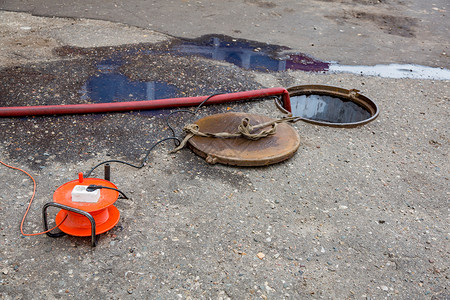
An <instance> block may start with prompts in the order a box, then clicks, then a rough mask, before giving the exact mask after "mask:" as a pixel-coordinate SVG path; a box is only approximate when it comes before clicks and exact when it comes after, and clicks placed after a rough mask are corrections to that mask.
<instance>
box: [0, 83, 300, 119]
mask: <svg viewBox="0 0 450 300" xmlns="http://www.w3.org/2000/svg"><path fill="white" fill-rule="evenodd" d="M280 95H281V96H282V99H283V106H284V108H285V109H286V110H288V111H291V102H290V98H289V92H288V91H287V90H286V89H285V88H281V87H278V88H268V89H261V90H253V91H245V92H237V93H230V94H220V95H216V96H214V97H212V98H211V99H209V100H208V101H207V102H206V103H205V104H219V103H226V102H233V101H239V100H249V99H255V98H264V97H269V96H280ZM206 98H208V96H199V97H186V98H171V99H170V98H169V99H159V100H143V101H129V102H112V103H93V104H70V105H39V106H15V107H0V117H23V116H38V115H61V114H87V113H103V112H116V111H131V110H151V109H160V108H171V107H180V106H196V105H199V104H200V103H202V102H203V101H204V100H205V99H206Z"/></svg>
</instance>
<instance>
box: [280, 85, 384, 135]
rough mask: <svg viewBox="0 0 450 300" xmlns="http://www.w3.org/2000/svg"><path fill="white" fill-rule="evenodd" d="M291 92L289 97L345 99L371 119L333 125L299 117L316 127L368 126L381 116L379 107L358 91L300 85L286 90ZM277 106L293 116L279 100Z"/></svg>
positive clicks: (326, 86)
mask: <svg viewBox="0 0 450 300" xmlns="http://www.w3.org/2000/svg"><path fill="white" fill-rule="evenodd" d="M286 90H287V91H288V92H289V97H293V96H301V95H325V96H332V97H337V98H341V99H345V100H348V101H352V102H354V103H356V104H358V105H359V106H362V107H363V108H364V109H366V110H367V111H368V112H369V113H370V115H371V117H370V118H368V119H365V120H362V121H358V122H351V123H333V122H324V121H317V120H312V119H308V118H304V117H299V119H300V120H302V121H305V122H308V123H312V124H316V125H324V126H330V127H347V128H351V127H357V126H360V125H364V124H367V123H369V122H372V121H373V120H375V119H376V118H377V117H378V115H379V108H378V105H377V104H376V103H375V102H374V101H372V100H371V99H369V98H368V97H366V96H364V95H361V94H360V93H359V91H358V90H355V89H352V90H347V89H343V88H340V87H335V86H329V85H298V86H293V87H289V88H287V89H286ZM276 106H277V107H278V109H280V110H281V111H282V112H283V113H285V114H288V115H292V113H291V112H290V111H288V110H287V109H286V108H284V107H283V105H282V103H280V101H279V100H278V99H277V100H276Z"/></svg>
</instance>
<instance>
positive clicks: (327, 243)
mask: <svg viewBox="0 0 450 300" xmlns="http://www.w3.org/2000/svg"><path fill="white" fill-rule="evenodd" d="M343 2H344V1H343ZM255 3H259V4H261V3H262V2H250V3H246V4H245V5H255ZM264 3H266V2H264ZM267 3H268V2H267ZM181 4H182V5H185V4H186V5H187V4H191V5H192V4H193V3H189V2H182V3H181ZM181 4H180V6H181ZM196 4H198V3H197V2H196ZM8 5H9V4H8ZM242 5H244V4H242ZM261 5H262V6H265V5H270V4H261ZM261 5H259V6H258V5H256V6H257V7H258V9H259V8H261V9H262V8H263V7H261ZM323 5H328V4H326V3H324V4H323ZM343 5H351V3H346V2H345V3H344V4H343ZM355 5H356V4H355ZM358 5H359V4H358ZM361 5H362V4H361ZM367 5H368V7H371V8H373V7H377V6H376V5H375V4H374V5H373V6H372V5H369V4H367ZM383 5H384V4H383ZM386 5H391V4H386ZM417 5H418V4H417ZM2 6H3V7H4V8H6V7H5V4H4V3H2ZM55 7H56V6H55ZM436 7H438V9H439V10H444V13H445V8H444V7H443V6H442V5H441V6H436ZM75 8H76V5H75V6H74V9H73V10H74V11H76V9H75ZM8 9H11V8H8ZM430 11H433V12H435V11H436V12H440V13H443V12H442V11H438V10H434V9H431V10H430ZM142 13H144V12H142ZM47 14H51V13H50V12H47ZM0 16H1V17H0V20H1V33H2V35H1V39H2V43H1V45H2V53H1V55H0V58H1V60H0V61H1V65H2V68H1V71H0V76H1V78H2V87H1V90H0V97H1V98H0V101H1V103H2V105H6V106H11V105H36V104H52V103H83V102H86V101H88V100H86V99H83V98H82V95H81V94H80V90H81V89H82V86H83V84H84V83H85V82H86V80H87V79H88V78H90V77H91V76H92V75H95V74H97V70H96V67H95V66H96V64H98V62H99V61H102V60H103V59H105V58H108V57H110V55H111V53H114V51H117V50H118V49H119V50H123V49H129V48H133V49H134V48H135V47H137V46H138V47H152V46H154V45H161V43H162V44H164V43H167V42H170V40H171V39H173V38H172V37H170V36H167V35H164V34H161V33H159V32H155V31H152V30H148V29H143V28H137V27H133V26H128V25H122V24H119V23H111V22H106V21H97V20H86V19H72V18H69V19H66V18H46V17H45V18H40V17H34V16H31V15H29V14H22V13H15V12H1V13H0ZM119 21H121V20H119ZM155 23H156V22H155ZM444 24H445V22H444ZM255 27H256V28H258V27H257V26H255ZM367 30H368V31H371V30H372V29H367ZM105 33H107V34H105ZM208 33H211V32H208ZM445 33H446V32H444V35H439V32H437V33H436V36H431V35H430V36H429V39H435V38H443V37H444V36H445ZM375 34H378V33H375ZM192 35H193V36H196V35H195V34H194V33H192ZM199 35H201V34H200V31H199V34H198V36H199ZM106 37H107V38H106ZM402 39H409V38H407V37H403V38H402ZM413 39H416V40H417V43H420V39H421V38H420V37H418V36H416V37H414V38H413ZM255 40H259V39H256V38H255ZM442 40H445V39H442ZM259 41H260V42H261V41H262V42H265V41H266V40H259ZM424 43H425V44H426V45H427V46H430V47H431V45H433V44H432V43H428V42H426V41H424ZM280 44H281V45H284V46H285V45H287V44H286V43H280ZM299 45H300V44H298V45H297V46H292V45H290V46H291V47H292V48H296V49H300V46H299ZM67 46H69V48H67ZM70 47H72V48H70ZM74 47H78V48H74ZM440 47H441V48H439V49H438V51H437V52H436V53H435V54H436V55H431V56H430V57H433V60H428V61H430V64H427V65H430V66H438V65H443V66H447V65H448V58H447V57H446V56H445V55H442V52H443V51H444V50H445V49H446V48H445V47H447V44H445V43H444V42H442V43H441V46H440ZM61 49H66V50H67V49H72V50H73V49H78V52H77V51H72V52H70V51H69V54H70V55H67V52H64V51H61ZM80 49H81V50H83V51H80ZM433 51H435V48H433ZM445 51H446V50H445ZM305 52H306V51H305ZM438 52H441V54H439V53H438ZM63 54H65V55H63ZM340 55H341V56H342V57H345V56H346V55H344V54H343V53H342V52H340ZM395 55H397V54H395ZM395 55H392V56H388V55H386V56H385V57H386V59H385V60H383V61H381V60H379V59H375V60H376V63H378V62H394V61H395V62H399V61H398V60H397V59H396V58H395V57H394V56H395ZM427 55H429V54H428V53H427V54H424V55H418V56H414V59H417V60H409V59H405V60H404V61H401V62H407V63H409V62H418V63H420V62H421V61H425V60H427V59H428V58H430V57H429V56H427ZM317 56H320V55H317ZM355 57H356V58H355V60H356V61H358V58H357V56H355ZM417 57H420V59H419V58H417ZM324 59H330V60H331V59H334V58H326V57H325V58H324ZM345 59H347V60H349V58H348V57H347V58H345ZM375 60H374V61H375ZM146 61H150V62H151V61H164V62H162V63H160V64H156V65H155V64H145V62H146ZM358 63H359V61H358ZM193 70H197V71H198V72H197V71H193ZM122 71H123V72H124V73H125V74H126V76H127V77H128V78H134V79H140V80H154V79H155V74H159V75H160V76H161V78H162V79H167V80H173V81H174V83H177V82H178V84H179V85H180V87H181V90H182V91H183V92H184V93H186V95H198V94H201V95H207V94H211V93H214V91H217V90H219V91H241V90H249V89H255V88H263V87H277V86H283V87H290V86H296V85H301V84H326V85H332V86H339V87H342V88H347V89H352V88H354V89H358V90H360V91H361V92H362V93H363V94H364V95H366V96H367V97H369V98H370V99H372V100H373V101H375V102H376V103H377V104H378V105H379V107H380V116H379V117H378V118H377V119H376V120H375V121H373V122H371V123H369V124H367V125H364V126H360V127H357V128H351V129H350V128H348V129H343V128H332V127H325V126H318V125H313V124H309V123H304V122H298V123H296V124H294V125H293V126H294V127H295V128H296V129H297V130H298V132H299V135H300V137H301V146H300V148H299V150H298V151H297V153H296V154H295V155H294V156H293V157H292V158H291V159H289V160H287V161H285V162H283V163H279V164H275V165H272V166H268V167H262V168H240V167H230V166H223V165H209V164H207V163H206V162H205V161H204V160H203V159H202V158H200V157H198V156H196V155H195V154H193V153H192V152H191V151H190V150H188V149H184V150H182V151H181V152H179V153H178V154H168V151H170V150H171V149H172V148H173V145H172V144H170V143H168V144H164V145H162V146H161V147H158V148H156V149H155V151H154V152H152V153H151V155H150V159H149V162H148V164H147V166H146V167H144V168H142V169H141V170H134V169H132V168H130V167H127V166H123V165H117V164H114V165H113V166H112V178H111V181H112V182H114V183H115V184H116V185H117V186H118V187H119V188H120V189H121V190H123V191H124V192H125V193H127V194H128V195H129V196H130V199H128V200H119V201H118V202H117V204H116V206H117V207H118V209H119V211H120V213H121V219H120V221H119V223H118V225H117V226H116V227H114V228H113V229H112V230H110V231H108V233H106V234H103V235H102V236H101V238H100V240H99V245H98V246H97V247H96V248H91V247H90V244H89V239H86V238H77V237H70V236H68V237H63V238H60V239H51V238H49V237H47V236H45V235H44V236H39V237H22V236H21V235H20V231H19V228H18V227H19V223H20V220H21V218H22V216H23V213H24V211H25V208H26V205H27V202H28V200H29V197H30V195H31V191H32V183H31V181H30V180H29V179H28V178H27V177H26V176H25V175H24V174H22V173H20V172H17V171H13V170H10V169H7V168H5V167H3V166H0V172H1V173H0V174H1V176H0V214H1V220H0V231H1V235H2V238H1V239H0V243H1V245H2V247H1V256H0V270H1V274H0V276H1V278H0V280H1V281H0V293H1V296H2V298H5V299H21V298H22V299H30V298H33V299H35V298H37V299H41V298H42V299H43V298H45V299H57V298H80V297H83V298H94V299H96V298H112V299H122V298H130V299H142V298H149V299H178V298H182V299H189V298H190V299H202V298H206V299H209V298H211V299H227V298H231V299H253V298H255V299H259V298H263V299H284V298H286V299H288V298H293V299H317V298H328V299H365V298H366V299H383V298H394V299H447V298H448V297H449V293H448V263H447V261H448V252H449V248H448V195H449V192H448V174H449V165H448V152H449V151H448V145H449V140H448V115H449V111H448V100H449V81H437V80H412V79H389V78H380V77H369V76H367V77H366V76H357V75H351V74H321V73H307V72H302V71H292V70H290V71H285V72H279V73H278V72H269V73H265V72H257V71H251V70H245V69H242V68H239V67H237V66H235V65H232V64H228V63H224V62H217V61H212V60H209V59H205V58H201V57H170V56H169V57H167V54H161V55H159V56H151V57H150V56H148V57H147V56H144V57H141V58H140V59H136V58H135V57H131V58H130V60H129V63H128V64H127V65H126V68H124V69H122ZM174 74H175V75H176V76H174ZM177 79H178V80H179V81H176V80H177ZM196 83H197V84H196ZM227 111H245V112H249V113H255V114H262V115H267V116H271V117H279V116H281V113H280V112H279V111H278V109H277V108H276V107H275V105H274V103H273V100H272V99H267V100H263V101H253V102H246V103H239V104H238V103H235V104H227V105H221V106H207V107H206V106H205V107H204V108H203V109H201V111H200V112H199V115H198V116H196V117H198V118H199V117H202V116H205V115H210V114H214V113H219V112H227ZM168 113H169V112H168V111H166V110H164V111H158V112H150V113H148V112H134V113H115V114H103V115H79V116H57V117H56V116H52V117H34V118H3V119H1V120H0V126H1V127H2V130H1V132H0V136H1V141H2V142H1V143H0V152H1V157H2V159H1V160H2V161H4V162H6V163H9V164H12V165H14V166H17V167H21V168H23V169H25V170H27V171H29V172H30V173H31V174H33V176H34V177H35V179H36V180H37V182H38V190H37V197H36V200H35V203H34V204H33V206H32V209H31V212H30V214H29V217H28V219H27V221H26V222H25V231H27V232H33V231H39V230H41V228H42V225H41V222H42V221H41V208H42V205H43V204H44V203H46V202H50V201H52V194H53V192H54V191H55V189H56V188H58V187H59V186H61V185H62V184H63V183H65V182H67V181H70V180H74V179H76V178H77V174H78V172H86V171H88V170H89V169H90V168H92V167H93V166H94V165H96V164H97V163H98V162H100V161H103V160H107V159H111V158H118V159H123V160H126V161H134V162H138V161H139V160H140V159H141V158H142V157H143V154H144V153H145V151H146V150H147V149H148V148H149V146H150V145H151V144H152V143H153V142H154V141H156V140H158V139H160V138H162V137H165V136H167V135H169V134H170V133H169V131H168V129H167V126H166V123H165V121H166V117H167V115H168ZM196 117H194V118H193V119H194V120H195V118H196ZM189 122H192V116H190V115H180V116H178V115H177V116H175V117H172V123H174V124H175V125H176V127H177V128H178V130H180V129H181V128H182V126H183V125H184V124H186V123H189ZM94 176H98V177H102V176H103V175H102V172H101V171H100V170H98V171H96V172H94ZM55 212H56V211H52V213H53V214H54V213H55Z"/></svg>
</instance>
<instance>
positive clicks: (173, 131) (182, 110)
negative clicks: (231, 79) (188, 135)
mask: <svg viewBox="0 0 450 300" xmlns="http://www.w3.org/2000/svg"><path fill="white" fill-rule="evenodd" d="M217 95H222V94H221V93H218V94H213V95H211V96H208V98H206V99H205V100H203V101H202V102H201V103H200V104H199V105H198V106H197V108H196V109H195V110H194V111H190V110H187V109H179V110H176V111H173V112H171V113H169V114H168V115H167V118H166V124H167V127H169V129H170V131H172V136H174V137H175V136H177V135H176V133H175V129H174V128H173V127H172V125H170V117H171V116H172V115H174V114H177V113H180V112H185V113H190V114H191V115H194V116H195V115H196V114H197V113H198V111H199V109H200V108H201V107H202V106H203V104H205V102H206V101H208V100H209V99H211V98H212V97H214V96H217ZM179 145H180V141H178V143H177V142H175V147H178V146H179Z"/></svg>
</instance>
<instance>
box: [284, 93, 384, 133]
mask: <svg viewBox="0 0 450 300" xmlns="http://www.w3.org/2000/svg"><path fill="white" fill-rule="evenodd" d="M287 90H288V92H289V96H290V98H291V111H290V112H289V111H288V110H286V109H285V108H284V107H283V106H281V105H278V107H279V108H280V109H281V110H282V111H283V112H285V113H287V114H292V116H294V117H299V118H301V119H302V120H304V121H306V122H310V123H314V124H319V125H327V126H334V127H355V126H358V125H363V124H366V123H368V122H370V121H373V120H374V119H375V118H376V117H377V116H378V106H377V105H376V104H375V102H373V101H372V100H370V99H369V98H367V97H365V96H363V95H361V94H359V93H358V91H357V90H346V89H342V88H338V87H333V86H326V85H300V86H295V87H291V88H288V89H287ZM278 104H279V103H278Z"/></svg>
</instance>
